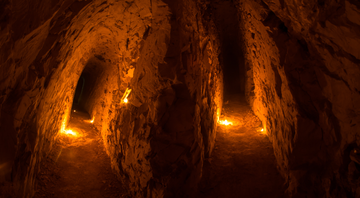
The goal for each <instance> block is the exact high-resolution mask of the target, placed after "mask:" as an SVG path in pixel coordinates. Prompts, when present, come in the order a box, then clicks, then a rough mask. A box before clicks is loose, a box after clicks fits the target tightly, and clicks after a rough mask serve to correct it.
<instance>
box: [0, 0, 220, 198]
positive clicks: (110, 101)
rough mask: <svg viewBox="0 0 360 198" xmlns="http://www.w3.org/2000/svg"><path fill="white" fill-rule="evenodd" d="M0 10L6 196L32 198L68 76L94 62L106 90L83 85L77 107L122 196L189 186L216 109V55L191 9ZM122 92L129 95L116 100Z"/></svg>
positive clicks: (72, 81)
mask: <svg viewBox="0 0 360 198" xmlns="http://www.w3.org/2000/svg"><path fill="white" fill-rule="evenodd" d="M1 4H4V5H1V9H2V10H1V11H2V12H1V13H2V14H1V16H0V17H1V24H0V25H1V30H0V44H1V48H0V51H1V56H0V64H1V68H0V75H1V76H0V82H1V84H0V90H1V96H0V110H1V111H0V112H1V114H0V116H1V117H0V118H1V122H0V127H1V133H0V135H1V138H0V141H1V142H0V145H1V147H0V148H1V149H0V152H1V156H0V164H1V170H0V173H1V174H0V176H1V180H0V182H1V185H2V186H3V187H4V185H3V184H4V183H6V184H7V187H9V188H7V189H14V191H13V192H8V193H15V195H14V196H19V197H21V196H25V197H31V196H32V194H33V192H34V191H33V190H34V187H35V176H36V173H37V172H38V169H39V164H40V161H41V159H42V158H43V157H44V156H46V154H47V152H48V151H49V150H50V149H51V145H52V143H53V142H54V141H55V139H56V135H57V134H58V132H59V131H60V130H61V129H63V128H65V127H66V125H67V122H68V119H69V113H70V110H71V105H72V99H73V95H74V91H75V88H76V84H77V81H78V79H79V77H80V75H81V73H82V71H83V69H84V67H85V66H86V64H87V63H88V62H89V60H91V59H94V58H96V59H98V60H97V61H102V62H103V63H102V64H99V65H102V66H103V67H104V69H103V71H104V72H105V75H102V76H103V77H101V78H100V79H99V83H102V84H104V83H105V88H104V87H98V88H96V89H95V90H94V92H93V93H92V95H93V96H95V98H93V99H92V101H93V102H91V100H90V101H89V104H87V108H88V111H89V113H90V114H91V115H92V116H95V126H96V127H97V128H98V129H99V131H101V133H102V137H103V139H104V144H105V146H106V149H107V152H108V154H109V155H110V157H111V159H112V165H113V168H114V169H115V170H116V171H117V173H118V175H119V176H120V177H121V178H125V181H128V182H129V187H130V190H131V191H132V192H133V195H134V196H137V197H143V196H152V197H162V196H168V197H169V196H173V195H174V194H176V193H180V194H181V193H184V194H189V193H191V190H192V189H193V188H196V183H197V181H198V180H199V179H200V177H201V168H202V160H203V158H204V156H205V155H210V153H211V150H212V148H213V145H214V140H215V125H216V120H217V116H219V115H220V113H221V102H222V74H221V73H220V68H219V66H218V62H217V57H218V50H219V49H218V47H217V46H218V45H217V41H216V38H215V35H214V34H211V33H208V32H207V31H205V30H204V27H203V26H202V18H201V17H202V14H203V13H201V12H200V11H199V10H201V7H199V5H197V4H196V3H195V2H193V1H179V2H177V1H176V2H168V4H169V5H168V4H167V3H164V2H162V1H159V0H158V1H145V0H144V1H142V0H135V1H101V0H99V1H75V0H68V1H61V2H52V3H50V2H42V1H39V2H37V1H34V2H31V3H23V2H20V1H5V2H2V3H1ZM178 8H181V9H178ZM207 23H209V24H210V22H207ZM140 52H141V53H140ZM111 74H112V75H111ZM116 74H119V75H118V76H116ZM107 77H109V78H107ZM103 88H104V89H108V90H102V89H103ZM126 88H131V89H133V91H132V93H131V95H130V98H129V101H130V102H129V104H127V105H123V104H121V103H120V98H121V97H122V95H123V93H124V91H125V89H126ZM101 91H103V92H101ZM102 93H103V94H102ZM96 98H98V99H96ZM91 103H92V104H91ZM3 151H6V152H3ZM10 181H11V182H10ZM3 189H5V188H3ZM9 191H10V190H9ZM2 192H4V191H2Z"/></svg>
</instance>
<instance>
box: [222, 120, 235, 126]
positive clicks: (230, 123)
mask: <svg viewBox="0 0 360 198" xmlns="http://www.w3.org/2000/svg"><path fill="white" fill-rule="evenodd" d="M219 123H220V124H222V125H226V126H227V125H232V124H233V123H232V122H229V121H227V120H220V121H219Z"/></svg>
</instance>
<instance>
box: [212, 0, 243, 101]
mask: <svg viewBox="0 0 360 198" xmlns="http://www.w3.org/2000/svg"><path fill="white" fill-rule="evenodd" d="M213 6H214V9H215V19H216V20H215V24H216V26H217V30H218V34H219V37H220V46H221V53H220V55H219V61H220V65H222V68H223V73H224V93H225V96H224V97H225V99H226V97H227V95H228V94H238V93H241V94H244V92H245V61H244V52H243V50H242V46H241V42H242V41H241V37H240V36H239V35H241V33H240V24H239V23H240V22H239V20H238V15H237V10H236V6H235V5H234V3H233V2H231V1H219V2H214V3H213Z"/></svg>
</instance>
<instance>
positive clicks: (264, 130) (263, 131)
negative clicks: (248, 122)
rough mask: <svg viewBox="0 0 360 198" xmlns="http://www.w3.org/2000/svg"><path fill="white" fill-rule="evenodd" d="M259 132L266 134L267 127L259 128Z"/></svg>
mask: <svg viewBox="0 0 360 198" xmlns="http://www.w3.org/2000/svg"><path fill="white" fill-rule="evenodd" d="M257 131H258V132H260V133H262V134H266V129H265V127H264V128H261V129H259V130H257Z"/></svg>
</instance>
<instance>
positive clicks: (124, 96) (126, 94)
mask: <svg viewBox="0 0 360 198" xmlns="http://www.w3.org/2000/svg"><path fill="white" fill-rule="evenodd" d="M130 92H131V89H128V88H126V90H125V92H124V95H123V97H122V98H121V101H122V102H123V103H125V104H126V103H128V102H129V101H128V96H129V94H130Z"/></svg>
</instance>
